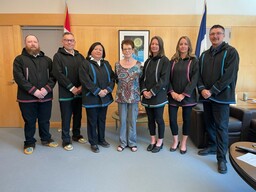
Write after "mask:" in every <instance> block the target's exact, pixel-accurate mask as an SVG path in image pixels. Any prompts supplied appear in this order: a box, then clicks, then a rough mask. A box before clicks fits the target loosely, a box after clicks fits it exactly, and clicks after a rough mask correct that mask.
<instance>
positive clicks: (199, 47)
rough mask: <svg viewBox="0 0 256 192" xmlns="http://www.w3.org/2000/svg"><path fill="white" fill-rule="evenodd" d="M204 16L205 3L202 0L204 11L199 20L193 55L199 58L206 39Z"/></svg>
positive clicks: (204, 48) (205, 13)
mask: <svg viewBox="0 0 256 192" xmlns="http://www.w3.org/2000/svg"><path fill="white" fill-rule="evenodd" d="M206 16H207V5H206V0H205V1H204V12H203V17H202V20H201V24H200V28H199V33H198V37H197V43H196V52H195V55H196V56H197V57H198V58H199V57H200V55H201V54H202V52H204V51H205V50H206V49H207V39H206Z"/></svg>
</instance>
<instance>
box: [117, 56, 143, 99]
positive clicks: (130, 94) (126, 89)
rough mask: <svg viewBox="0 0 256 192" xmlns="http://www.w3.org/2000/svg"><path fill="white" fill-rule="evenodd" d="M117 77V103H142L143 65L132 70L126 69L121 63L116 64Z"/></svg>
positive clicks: (138, 65) (137, 65) (135, 66)
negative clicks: (141, 81) (141, 80)
mask: <svg viewBox="0 0 256 192" xmlns="http://www.w3.org/2000/svg"><path fill="white" fill-rule="evenodd" d="M115 72H116V77H117V91H116V102H117V103H138V102H139V101H140V87H139V78H140V75H141V72H142V70H141V63H140V62H139V61H137V63H136V64H135V65H134V66H133V67H131V68H124V67H122V66H121V64H120V63H116V64H115Z"/></svg>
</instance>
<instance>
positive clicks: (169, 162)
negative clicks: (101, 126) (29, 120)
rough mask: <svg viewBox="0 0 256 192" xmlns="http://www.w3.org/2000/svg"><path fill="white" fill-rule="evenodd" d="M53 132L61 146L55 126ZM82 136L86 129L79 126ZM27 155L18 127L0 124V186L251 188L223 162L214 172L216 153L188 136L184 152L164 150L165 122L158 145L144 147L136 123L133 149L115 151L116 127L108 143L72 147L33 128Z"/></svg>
mask: <svg viewBox="0 0 256 192" xmlns="http://www.w3.org/2000/svg"><path fill="white" fill-rule="evenodd" d="M51 133H52V136H53V138H54V139H55V140H56V141H58V142H59V144H60V146H61V137H60V133H59V132H58V131H57V129H51ZM82 133H83V135H84V136H85V137H86V130H85V129H84V128H83V129H82ZM36 139H38V142H37V146H36V149H35V151H34V153H33V154H32V155H24V154H23V149H22V148H23V140H24V135H23V129H21V128H0V146H1V147H0V162H1V164H0V174H1V179H0V192H172V191H175V192H252V191H254V190H253V189H252V188H251V187H250V186H248V185H247V184H246V183H245V182H244V181H243V180H242V179H241V178H240V177H239V175H238V174H237V173H236V172H235V170H234V169H233V168H232V166H231V164H230V163H228V173H227V174H225V175H221V174H219V173H218V172H217V166H216V157H215V156H214V155H212V156H205V157H201V156H198V155H197V151H198V150H197V149H196V148H195V147H194V145H193V144H192V143H191V142H190V141H189V143H188V153H187V154H185V155H181V154H180V153H179V151H176V152H173V153H171V152H169V147H170V144H171V133H170V130H169V128H166V132H165V139H164V148H163V149H162V150H161V151H160V152H159V153H156V154H153V153H151V152H147V151H146V147H147V145H148V142H149V133H148V131H147V130H146V129H145V127H141V126H140V127H138V151H137V152H135V153H134V152H131V151H130V150H129V149H125V150H124V151H123V152H117V151H116V147H117V145H118V144H119V143H118V131H116V130H115V128H113V127H108V128H107V130H106V140H107V141H108V142H109V143H110V144H111V147H110V148H108V149H105V148H100V153H98V154H95V153H92V152H91V151H90V145H89V144H88V143H87V144H78V143H74V150H73V151H65V150H64V149H63V148H62V147H58V148H49V147H44V146H42V145H41V144H40V140H39V137H38V132H37V134H36Z"/></svg>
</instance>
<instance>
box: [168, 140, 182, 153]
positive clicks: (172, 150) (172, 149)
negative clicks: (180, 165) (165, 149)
mask: <svg viewBox="0 0 256 192" xmlns="http://www.w3.org/2000/svg"><path fill="white" fill-rule="evenodd" d="M179 146H180V142H178V145H177V146H176V148H172V147H171V148H170V151H171V152H174V151H176V150H177V149H178V148H179Z"/></svg>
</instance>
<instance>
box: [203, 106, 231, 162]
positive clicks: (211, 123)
mask: <svg viewBox="0 0 256 192" xmlns="http://www.w3.org/2000/svg"><path fill="white" fill-rule="evenodd" d="M203 106H204V120H205V125H206V130H207V133H208V147H210V148H212V149H216V150H217V160H218V161H225V162H226V154H227V151H228V122H229V104H220V103H216V102H213V101H210V102H204V103H203Z"/></svg>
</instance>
